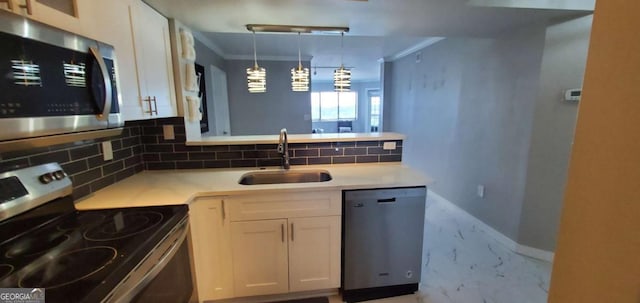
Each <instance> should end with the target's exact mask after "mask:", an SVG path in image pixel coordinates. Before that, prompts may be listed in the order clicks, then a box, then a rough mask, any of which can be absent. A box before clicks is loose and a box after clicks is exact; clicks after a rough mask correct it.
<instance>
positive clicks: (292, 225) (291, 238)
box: [291, 223, 294, 242]
mask: <svg viewBox="0 0 640 303" xmlns="http://www.w3.org/2000/svg"><path fill="white" fill-rule="evenodd" d="M293 231H294V229H293V223H291V242H293Z"/></svg>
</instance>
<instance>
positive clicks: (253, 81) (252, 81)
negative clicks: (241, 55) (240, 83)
mask: <svg viewBox="0 0 640 303" xmlns="http://www.w3.org/2000/svg"><path fill="white" fill-rule="evenodd" d="M247 86H248V89H249V92H250V93H264V92H266V91H267V71H266V69H265V68H264V67H259V66H258V56H257V53H256V32H255V31H253V67H250V68H247Z"/></svg>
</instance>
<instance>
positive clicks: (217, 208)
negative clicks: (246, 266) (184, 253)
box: [189, 198, 233, 302]
mask: <svg viewBox="0 0 640 303" xmlns="http://www.w3.org/2000/svg"><path fill="white" fill-rule="evenodd" d="M224 207H225V204H224V200H221V199H215V198H198V199H197V200H196V201H195V202H193V203H192V204H191V205H190V209H191V211H190V212H189V213H190V219H189V220H190V224H191V238H192V239H193V241H192V250H193V263H194V269H195V277H196V285H197V287H198V298H199V301H200V302H203V301H208V300H218V299H225V298H230V297H233V269H232V267H231V258H232V255H231V238H230V235H231V233H230V231H229V229H230V226H229V221H228V220H227V218H226V213H225V209H224Z"/></svg>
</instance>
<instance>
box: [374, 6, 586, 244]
mask: <svg viewBox="0 0 640 303" xmlns="http://www.w3.org/2000/svg"><path fill="white" fill-rule="evenodd" d="M590 18H591V17H582V18H580V19H576V20H573V21H568V22H564V23H556V24H553V25H550V26H547V25H546V24H533V25H529V26H527V27H523V28H519V29H514V30H511V31H509V32H505V33H503V34H502V35H500V36H498V37H496V38H494V39H470V38H469V39H467V38H452V39H446V40H443V41H441V42H439V43H436V44H434V45H432V46H430V47H427V48H425V49H423V50H421V51H420V52H421V61H420V62H417V61H416V53H414V54H412V55H409V56H407V57H405V58H402V59H399V60H397V61H395V62H393V63H392V64H391V68H390V69H391V70H392V72H391V83H392V85H390V86H387V85H385V89H388V87H391V91H392V92H391V93H390V94H388V93H387V92H384V96H385V102H386V103H387V104H386V105H388V106H389V108H388V109H387V107H385V110H387V111H388V112H390V113H391V114H390V115H388V117H389V122H388V124H387V125H385V128H387V127H388V129H390V130H391V131H398V132H402V133H405V134H406V135H407V139H406V140H405V142H404V155H403V160H404V161H405V162H407V164H409V165H411V166H413V167H416V168H417V169H419V170H421V171H423V172H424V173H426V174H428V175H430V176H431V177H433V178H434V179H435V183H434V184H433V186H432V189H433V190H434V191H435V192H436V193H438V194H440V195H442V196H444V197H445V198H447V199H448V200H449V201H451V202H453V203H456V204H457V205H458V206H460V207H461V208H463V209H464V210H466V211H467V212H469V213H470V214H472V215H473V216H475V217H477V218H478V219H480V220H482V221H483V222H485V223H487V224H488V225H490V226H491V227H493V228H495V229H496V230H498V231H500V232H501V233H503V234H504V235H506V236H507V237H509V238H511V239H513V240H514V241H517V242H519V243H520V244H524V245H527V246H531V247H535V248H539V249H544V250H553V249H554V247H555V237H556V232H557V222H558V216H559V212H560V208H561V203H562V194H563V188H564V183H565V178H566V169H567V163H568V157H569V150H570V148H571V141H572V136H573V125H574V124H575V118H576V106H575V105H570V104H566V103H562V102H561V100H560V99H561V96H562V95H561V92H562V91H563V90H565V89H568V88H576V87H580V83H581V80H582V76H583V72H584V65H585V62H586V51H587V43H588V38H589V32H590V23H591V19H590ZM388 67H389V66H388V65H386V64H385V69H387V68H388ZM385 82H387V79H385ZM385 118H386V117H385ZM478 185H484V186H485V197H484V198H479V197H478V196H477V195H476V190H477V186H478Z"/></svg>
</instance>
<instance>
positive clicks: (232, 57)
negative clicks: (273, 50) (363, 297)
mask: <svg viewBox="0 0 640 303" xmlns="http://www.w3.org/2000/svg"><path fill="white" fill-rule="evenodd" d="M311 58H313V57H312V56H302V61H311ZM224 59H225V60H252V61H253V56H252V55H225V56H224ZM261 60H264V61H298V56H258V61H261Z"/></svg>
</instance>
